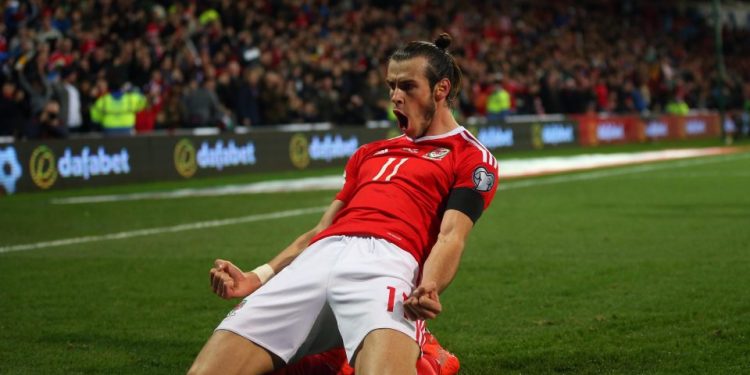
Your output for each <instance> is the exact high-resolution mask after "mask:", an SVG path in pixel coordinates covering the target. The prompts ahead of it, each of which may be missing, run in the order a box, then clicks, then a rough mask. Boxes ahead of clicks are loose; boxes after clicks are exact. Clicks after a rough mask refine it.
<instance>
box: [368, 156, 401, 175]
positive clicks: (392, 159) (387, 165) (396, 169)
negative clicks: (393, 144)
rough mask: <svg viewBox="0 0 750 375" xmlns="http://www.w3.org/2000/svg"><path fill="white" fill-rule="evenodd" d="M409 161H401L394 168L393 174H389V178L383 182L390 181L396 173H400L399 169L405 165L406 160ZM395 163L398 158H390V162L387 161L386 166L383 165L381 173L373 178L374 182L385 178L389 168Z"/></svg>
mask: <svg viewBox="0 0 750 375" xmlns="http://www.w3.org/2000/svg"><path fill="white" fill-rule="evenodd" d="M408 159H409V158H402V159H401V161H399V162H398V164H396V166H395V167H393V172H391V174H389V175H388V176H386V178H384V179H383V181H390V180H391V177H393V176H395V175H396V173H398V169H399V168H401V166H402V165H403V164H404V163H406V160H408ZM394 161H396V158H388V161H386V162H385V164H383V167H382V168H380V172H378V174H377V175H375V177H373V178H372V180H373V181H377V180H378V179H379V178H380V177H383V175H384V174H385V171H387V170H388V167H390V166H391V164H393V162H394Z"/></svg>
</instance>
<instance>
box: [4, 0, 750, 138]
mask: <svg viewBox="0 0 750 375" xmlns="http://www.w3.org/2000/svg"><path fill="white" fill-rule="evenodd" d="M620 3H621V2H620V1H619V0H601V1H597V2H588V3H587V5H586V6H585V7H584V6H582V5H580V4H579V3H578V2H576V1H574V0H557V1H555V2H550V4H553V5H554V6H540V5H539V3H538V2H535V1H534V0H519V1H516V2H512V3H501V4H495V3H491V4H490V3H486V2H470V3H465V2H460V1H459V0H446V1H444V2H441V3H440V6H424V5H423V4H421V3H420V4H413V3H404V4H400V3H394V2H372V3H368V2H364V3H363V2H346V1H343V2H324V3H316V2H313V3H310V4H307V3H306V2H305V4H304V5H302V6H298V5H296V2H268V1H235V2H232V1H225V0H205V1H199V2H196V1H179V2H162V1H156V2H142V1H81V2H67V1H63V0H47V1H39V0H22V1H5V2H3V4H4V5H5V8H4V13H3V20H2V22H0V72H2V73H0V74H2V75H3V77H2V80H3V81H7V80H10V81H12V82H13V84H15V85H16V87H22V88H23V90H24V91H25V99H24V100H25V101H27V102H28V103H27V105H28V106H30V107H31V108H32V110H31V112H30V113H26V114H24V116H25V118H26V119H27V120H31V119H32V118H33V116H35V115H38V114H39V113H40V111H41V110H42V108H44V105H45V103H46V101H47V100H49V95H48V93H47V92H46V89H45V84H46V83H47V81H48V78H49V76H50V74H52V76H54V72H55V71H58V70H60V69H61V68H64V67H70V66H72V67H73V68H74V69H76V70H77V73H78V77H77V78H79V80H78V81H77V82H76V83H74V84H73V86H75V87H77V88H78V90H79V93H80V95H81V98H82V100H81V106H82V107H81V112H82V114H83V116H82V117H83V126H82V128H83V129H88V128H89V127H88V126H87V125H88V119H87V117H88V114H89V113H90V107H91V105H93V103H94V101H95V100H96V99H98V96H99V95H102V94H101V93H97V94H96V96H92V95H93V93H92V92H91V91H90V90H91V88H92V87H91V86H95V84H94V82H96V81H97V80H99V79H101V78H102V77H105V76H109V75H113V74H114V75H119V76H120V79H121V80H123V82H124V81H129V82H131V83H132V84H133V85H134V86H135V88H137V89H139V90H141V92H148V88H147V87H146V86H148V85H149V84H150V83H149V78H150V77H151V76H152V74H153V72H154V71H157V70H158V71H160V72H161V75H162V77H163V79H164V85H163V86H162V88H161V91H162V95H163V98H162V99H163V103H164V107H163V109H162V111H167V110H170V111H171V112H170V114H169V115H168V116H164V115H162V114H161V113H156V115H157V119H158V118H159V117H162V118H164V121H165V123H166V122H169V123H170V126H174V127H181V126H193V125H192V124H191V123H184V124H183V123H181V122H180V121H181V120H182V119H181V118H180V116H175V115H174V114H175V112H174V110H175V109H178V107H179V106H178V105H174V104H175V102H174V101H173V100H172V95H173V93H175V92H184V91H185V90H184V87H182V85H183V82H182V81H181V80H180V79H177V77H192V76H194V75H196V74H199V73H200V74H202V75H205V76H206V80H209V79H212V80H217V81H218V82H217V88H216V94H217V96H218V99H219V101H220V102H221V103H222V106H223V107H225V108H226V109H227V110H228V111H229V112H231V114H232V115H233V116H234V117H235V118H237V119H238V120H239V122H240V123H241V124H245V125H247V124H252V125H253V126H257V125H263V124H279V123H284V122H287V121H292V120H294V121H297V120H300V119H302V120H304V119H305V118H320V119H321V120H323V121H332V122H341V121H342V120H347V116H343V115H342V113H341V112H340V111H343V110H344V109H345V108H346V107H347V106H349V105H351V104H353V103H356V102H358V100H357V99H354V96H355V95H356V96H359V98H361V99H362V101H364V103H365V109H366V112H365V113H366V115H365V118H366V119H376V120H377V119H382V118H387V117H388V116H389V114H388V113H387V112H386V106H383V105H380V104H378V103H382V102H383V101H385V102H386V103H387V92H386V93H385V94H384V93H383V92H382V90H377V89H375V86H373V85H372V84H371V83H370V82H369V81H368V77H369V76H370V75H371V74H372V73H375V75H377V70H376V69H377V68H376V67H377V66H378V65H379V64H378V62H379V61H378V60H380V59H382V58H384V57H385V56H388V54H389V53H390V51H392V50H393V49H394V48H395V47H396V43H397V41H400V40H403V39H404V38H405V37H406V38H407V39H420V38H427V37H431V36H433V35H428V34H434V33H435V32H436V31H437V29H438V25H439V27H440V28H445V29H448V30H450V31H451V32H452V33H453V34H454V35H456V36H457V37H458V38H460V39H461V40H462V41H463V42H462V43H461V45H462V46H463V49H462V50H457V51H455V52H456V53H455V54H456V58H457V60H458V62H459V64H460V65H461V67H462V69H463V70H464V71H465V72H466V78H467V84H466V85H467V86H466V87H465V88H464V90H462V94H461V97H459V103H458V106H457V108H459V109H460V111H461V112H462V113H463V115H466V116H469V115H484V114H485V111H486V109H487V101H488V100H487V99H488V97H489V96H490V95H491V84H492V75H491V74H489V73H490V72H496V71H502V72H503V73H504V74H505V79H506V83H507V84H508V85H507V87H506V89H507V90H508V91H509V93H510V94H511V107H512V108H514V109H515V111H516V112H517V113H581V112H592V111H602V112H610V113H615V112H621V113H637V112H645V111H655V112H661V111H663V110H665V108H666V105H667V102H668V100H669V98H670V97H669V94H670V92H671V91H672V90H673V89H675V88H676V87H680V90H682V97H683V99H684V101H685V103H686V104H687V105H688V106H689V107H690V108H698V109H706V108H707V109H715V108H718V107H719V104H720V103H719V101H718V96H717V94H716V93H717V91H716V84H715V82H716V79H715V78H714V77H713V75H712V71H713V70H714V67H715V66H716V62H715V61H714V60H715V58H714V52H713V51H714V46H713V30H712V28H711V27H710V25H709V23H708V22H707V18H706V15H704V14H702V13H701V12H699V11H698V7H696V6H694V5H693V4H692V3H688V4H686V5H685V6H684V7H677V6H676V5H675V4H674V3H673V2H645V1H644V2H638V1H637V2H628V4H629V6H630V10H629V11H628V12H625V13H623V12H617V11H615V10H616V9H618V7H619V5H620ZM154 4H156V5H154ZM159 4H168V5H165V6H162V5H159ZM446 9H448V10H450V11H445V10H446ZM413 20H419V22H422V21H424V23H422V24H421V25H428V27H426V28H424V27H417V26H416V25H417V24H418V23H415V22H412V21H413ZM403 25H406V26H403ZM615 26H616V27H615ZM723 36H724V46H725V48H724V50H725V60H726V66H727V71H728V75H729V77H730V81H729V82H727V86H728V91H727V92H726V93H725V96H726V101H725V103H724V104H725V105H726V107H727V109H730V110H731V109H733V110H739V109H741V107H742V105H743V101H742V97H743V96H742V90H741V87H742V86H743V85H745V84H747V80H748V77H747V74H745V72H748V71H750V59H747V55H748V53H750V44H749V43H746V41H747V40H748V37H750V31H749V30H748V29H742V28H739V27H736V28H726V29H725V30H724V33H723ZM19 67H23V70H22V71H21V72H22V73H23V75H19V74H18V72H19V71H18V70H17V68H19ZM256 69H257V71H259V73H258V74H257V77H256V78H254V79H253V80H254V81H255V82H254V83H250V85H249V86H245V85H244V83H243V82H247V79H248V71H253V70H256ZM742 74H745V76H742ZM241 77H243V78H241ZM325 77H330V79H331V82H330V84H329V83H328V82H326V80H327V78H325ZM22 79H25V81H26V82H24V83H22V82H21V80H22ZM628 82H631V83H632V85H633V88H632V90H631V89H630V87H629V84H628ZM241 86H242V87H244V88H245V89H244V92H241V91H243V90H241V89H240V87H241ZM329 86H330V88H329ZM381 86H384V85H382V84H381ZM625 86H628V87H625ZM29 87H31V89H29ZM290 88H291V89H290ZM636 90H637V91H639V92H640V96H642V98H643V101H641V100H640V99H639V95H638V93H637V92H636ZM188 91H191V92H192V90H188ZM592 99H593V100H592ZM58 100H59V101H60V102H61V105H62V110H63V112H65V107H66V105H65V103H64V100H61V99H59V98H58ZM240 102H243V103H245V105H250V109H245V108H243V105H242V104H240ZM592 102H593V103H595V104H594V105H592V104H591V103H592ZM310 103H312V104H313V105H315V106H317V107H316V108H315V110H312V109H311V107H310V105H309V104H310ZM321 104H325V105H326V107H322V106H321ZM290 105H293V107H294V108H292V107H290ZM332 109H333V110H332ZM344 112H345V111H344ZM224 114H225V112H223V111H222V112H221V115H224ZM222 117H223V116H222ZM167 118H168V119H169V120H167ZM159 121H160V120H157V123H158V122H159ZM155 126H157V127H158V124H156V125H155Z"/></svg>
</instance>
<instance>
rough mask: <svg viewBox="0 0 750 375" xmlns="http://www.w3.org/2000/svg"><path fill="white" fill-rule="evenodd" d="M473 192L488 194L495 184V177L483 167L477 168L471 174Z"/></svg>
mask: <svg viewBox="0 0 750 375" xmlns="http://www.w3.org/2000/svg"><path fill="white" fill-rule="evenodd" d="M472 177H473V179H474V190H476V191H481V192H488V191H490V190H492V185H494V184H495V175H494V174H492V173H490V172H488V171H487V169H486V168H485V167H477V168H476V169H474V173H473V176H472Z"/></svg>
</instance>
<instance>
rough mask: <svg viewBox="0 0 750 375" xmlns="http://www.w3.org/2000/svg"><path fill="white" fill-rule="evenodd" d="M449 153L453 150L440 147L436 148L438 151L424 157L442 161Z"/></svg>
mask: <svg viewBox="0 0 750 375" xmlns="http://www.w3.org/2000/svg"><path fill="white" fill-rule="evenodd" d="M449 152H451V150H449V149H447V148H442V147H440V148H436V149H434V150H432V151H430V152H429V153H428V154H427V155H425V156H424V157H425V158H427V159H432V160H440V159H442V158H444V157H445V155H448V153H449Z"/></svg>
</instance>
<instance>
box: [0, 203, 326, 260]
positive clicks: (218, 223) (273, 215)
mask: <svg viewBox="0 0 750 375" xmlns="http://www.w3.org/2000/svg"><path fill="white" fill-rule="evenodd" d="M326 208H327V207H310V208H301V209H297V210H288V211H278V212H270V213H266V214H256V215H248V216H242V217H235V218H230V219H221V220H209V221H199V222H197V223H189V224H180V225H175V226H171V227H161V228H149V229H139V230H133V231H127V232H118V233H110V234H103V235H100V236H85V237H73V238H65V239H61V240H54V241H45V242H37V243H30V244H23V245H11V246H3V247H0V254H2V253H9V252H13V251H25V250H36V249H44V248H48V247H56V246H66V245H75V244H81V243H87V242H97V241H109V240H124V239H127V238H132V237H142V236H153V235H157V234H163V233H176V232H184V231H189V230H196V229H205V228H216V227H222V226H226V225H235V224H242V223H251V222H255V221H261V220H271V219H281V218H285V217H292V216H301V215H307V214H313V213H320V212H323V211H325V210H326Z"/></svg>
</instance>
